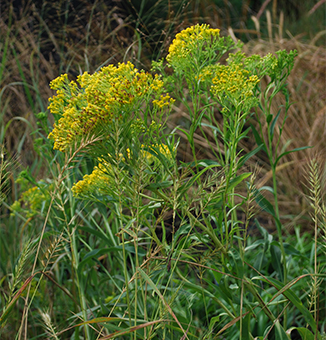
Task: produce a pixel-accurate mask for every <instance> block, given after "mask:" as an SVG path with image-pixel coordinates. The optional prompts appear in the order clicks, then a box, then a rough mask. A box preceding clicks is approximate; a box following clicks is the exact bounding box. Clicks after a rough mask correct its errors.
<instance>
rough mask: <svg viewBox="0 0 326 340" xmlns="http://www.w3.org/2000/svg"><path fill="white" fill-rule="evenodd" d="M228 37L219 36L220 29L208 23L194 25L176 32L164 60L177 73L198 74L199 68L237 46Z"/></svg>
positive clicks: (209, 63)
mask: <svg viewBox="0 0 326 340" xmlns="http://www.w3.org/2000/svg"><path fill="white" fill-rule="evenodd" d="M238 46H239V44H237V43H234V42H233V40H232V39H231V38H230V37H227V38H223V37H220V30H219V29H213V28H210V27H209V25H206V24H204V25H199V24H197V25H195V26H191V27H188V28H187V29H185V30H183V31H181V32H180V33H178V34H177V35H176V37H175V39H174V40H173V42H172V44H171V45H170V48H169V54H168V56H167V57H166V60H167V61H168V63H169V64H170V66H171V67H172V68H173V69H174V70H175V71H176V72H177V73H179V74H182V73H188V74H189V75H190V76H191V77H193V75H195V76H198V73H199V72H200V70H201V69H202V68H203V67H205V66H207V65H212V64H214V63H216V62H217V61H218V60H219V59H220V57H221V56H222V55H223V54H224V53H226V52H227V51H228V50H230V49H232V48H236V47H238Z"/></svg>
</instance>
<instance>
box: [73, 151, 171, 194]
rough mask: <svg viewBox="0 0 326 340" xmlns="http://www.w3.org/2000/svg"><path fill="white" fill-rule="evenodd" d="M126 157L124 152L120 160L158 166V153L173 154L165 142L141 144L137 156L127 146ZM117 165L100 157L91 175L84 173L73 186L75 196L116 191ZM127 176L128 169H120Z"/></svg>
mask: <svg viewBox="0 0 326 340" xmlns="http://www.w3.org/2000/svg"><path fill="white" fill-rule="evenodd" d="M126 151H127V153H126V159H125V158H124V157H123V155H122V154H120V155H119V161H122V162H125V161H128V160H132V159H133V158H135V159H134V161H135V162H137V163H138V165H139V166H142V165H143V164H144V163H145V164H147V166H150V165H152V164H153V163H154V164H155V165H156V166H159V165H160V161H159V159H158V155H161V156H163V157H165V158H166V159H172V154H171V152H170V149H169V147H168V146H167V145H165V144H159V145H154V144H153V145H151V146H149V147H146V146H145V145H143V144H142V145H141V150H140V152H138V154H137V157H136V156H135V155H134V154H133V153H132V151H131V150H130V149H129V148H127V150H126ZM117 161H118V160H117ZM116 170H117V169H116V166H115V165H113V162H112V164H110V163H108V162H106V161H104V160H103V159H99V164H98V166H96V167H95V168H94V170H93V171H92V173H91V174H90V175H84V177H83V179H82V180H81V181H79V182H77V183H75V184H74V185H73V187H72V189H71V190H72V192H73V195H74V196H75V197H87V196H104V195H110V194H112V192H114V190H115V188H116V183H115V176H116V174H117V171H116ZM119 172H120V173H122V175H123V176H125V177H126V178H127V177H128V176H130V175H129V174H128V173H127V171H126V170H121V169H119Z"/></svg>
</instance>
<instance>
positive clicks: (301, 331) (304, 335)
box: [287, 327, 320, 340]
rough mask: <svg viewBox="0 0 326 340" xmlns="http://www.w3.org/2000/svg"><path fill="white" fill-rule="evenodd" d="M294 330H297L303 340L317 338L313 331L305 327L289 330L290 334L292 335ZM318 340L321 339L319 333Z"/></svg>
mask: <svg viewBox="0 0 326 340" xmlns="http://www.w3.org/2000/svg"><path fill="white" fill-rule="evenodd" d="M293 330H297V331H298V332H299V334H300V336H301V338H302V340H315V336H314V335H313V334H312V333H311V331H310V330H309V329H307V328H303V327H292V328H290V329H289V330H287V333H288V334H291V332H292V331H293ZM318 339H320V334H319V333H318Z"/></svg>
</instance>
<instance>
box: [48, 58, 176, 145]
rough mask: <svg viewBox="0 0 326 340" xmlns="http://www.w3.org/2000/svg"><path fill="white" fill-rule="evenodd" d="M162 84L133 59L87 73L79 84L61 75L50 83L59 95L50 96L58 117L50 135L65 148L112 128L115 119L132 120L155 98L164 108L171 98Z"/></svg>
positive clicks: (80, 78)
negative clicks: (140, 67) (136, 64)
mask: <svg viewBox="0 0 326 340" xmlns="http://www.w3.org/2000/svg"><path fill="white" fill-rule="evenodd" d="M163 85H164V83H163V81H162V80H161V79H160V78H159V76H155V77H153V76H152V75H151V74H149V73H147V72H145V71H143V70H142V71H139V70H138V69H136V68H135V67H134V65H133V64H131V63H130V62H128V63H126V64H118V66H114V65H109V66H107V67H103V68H102V69H101V70H100V71H99V72H97V73H94V74H92V75H90V74H88V73H84V74H83V75H81V76H78V77H77V83H76V82H73V81H72V82H70V83H68V78H67V75H62V76H60V77H58V78H57V79H55V80H54V81H52V82H51V88H52V89H55V90H56V91H57V95H56V96H54V97H53V98H50V105H49V110H50V111H51V112H52V113H53V114H54V115H56V116H59V119H58V120H57V122H56V123H55V124H54V129H53V131H52V132H51V133H50V134H49V136H48V138H50V139H52V140H53V141H54V149H57V150H60V151H65V150H66V149H67V148H68V147H69V146H71V145H72V144H73V143H74V142H75V141H76V140H78V138H80V139H81V138H82V137H85V136H87V135H89V134H96V133H99V132H100V131H101V130H103V128H105V129H106V131H108V130H110V127H111V126H113V125H112V122H113V121H117V120H118V121H121V124H123V122H128V123H130V121H131V120H132V119H134V118H135V117H134V116H135V115H136V114H137V113H138V112H139V111H140V108H141V106H142V104H143V103H149V101H150V100H153V99H154V100H155V101H156V103H157V105H158V107H159V108H164V107H166V106H168V105H169V104H170V103H171V102H172V99H171V98H170V97H169V96H168V95H167V94H166V95H165V96H163V93H164V88H163Z"/></svg>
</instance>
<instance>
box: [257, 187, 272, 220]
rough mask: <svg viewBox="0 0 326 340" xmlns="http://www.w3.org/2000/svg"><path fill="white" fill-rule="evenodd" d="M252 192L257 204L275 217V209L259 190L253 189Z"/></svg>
mask: <svg viewBox="0 0 326 340" xmlns="http://www.w3.org/2000/svg"><path fill="white" fill-rule="evenodd" d="M253 194H254V196H255V201H256V202H257V204H258V205H259V206H260V207H261V208H262V209H263V210H265V211H266V212H268V213H269V214H271V215H272V216H273V217H275V211H274V207H273V206H272V204H271V203H270V202H269V201H268V200H267V199H266V198H265V197H264V196H263V195H262V194H261V193H260V190H257V189H255V190H253Z"/></svg>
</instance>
